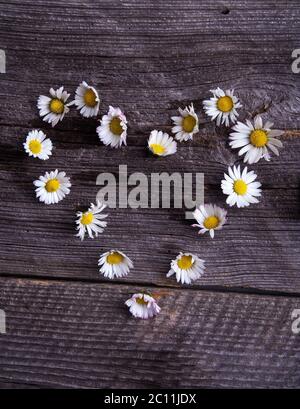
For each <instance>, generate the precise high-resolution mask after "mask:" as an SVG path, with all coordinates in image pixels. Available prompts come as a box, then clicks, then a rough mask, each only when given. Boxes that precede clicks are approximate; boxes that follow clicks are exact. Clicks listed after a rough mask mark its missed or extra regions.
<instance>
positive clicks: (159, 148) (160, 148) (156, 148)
mask: <svg viewBox="0 0 300 409" xmlns="http://www.w3.org/2000/svg"><path fill="white" fill-rule="evenodd" d="M150 148H151V149H152V151H153V153H154V154H155V155H163V154H164V153H165V151H166V149H165V148H164V147H163V146H162V145H160V144H158V143H152V144H151V145H150Z"/></svg>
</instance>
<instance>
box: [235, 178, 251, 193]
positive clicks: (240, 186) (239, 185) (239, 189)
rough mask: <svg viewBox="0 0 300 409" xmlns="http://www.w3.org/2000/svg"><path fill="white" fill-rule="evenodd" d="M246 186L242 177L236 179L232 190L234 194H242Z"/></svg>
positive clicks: (245, 190)
mask: <svg viewBox="0 0 300 409" xmlns="http://www.w3.org/2000/svg"><path fill="white" fill-rule="evenodd" d="M247 189H248V186H247V183H245V182H244V181H243V180H242V179H238V180H236V181H235V182H234V184H233V190H234V191H235V193H236V194H238V195H241V196H243V195H244V194H245V193H246V192H247Z"/></svg>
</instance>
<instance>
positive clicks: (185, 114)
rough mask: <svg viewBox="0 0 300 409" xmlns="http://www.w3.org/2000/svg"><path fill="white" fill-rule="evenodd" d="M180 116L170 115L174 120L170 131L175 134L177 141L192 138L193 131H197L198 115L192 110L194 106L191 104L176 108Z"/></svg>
mask: <svg viewBox="0 0 300 409" xmlns="http://www.w3.org/2000/svg"><path fill="white" fill-rule="evenodd" d="M178 111H179V113H180V116H172V118H171V119H172V121H173V122H174V125H175V126H173V128H172V132H173V133H174V134H175V139H177V141H180V142H182V141H188V140H189V139H193V135H194V133H197V132H198V131H199V127H198V116H197V114H196V113H195V111H194V106H193V104H191V105H190V106H189V107H185V108H184V109H181V108H178Z"/></svg>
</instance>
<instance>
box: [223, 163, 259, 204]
mask: <svg viewBox="0 0 300 409" xmlns="http://www.w3.org/2000/svg"><path fill="white" fill-rule="evenodd" d="M228 173H229V175H226V173H224V177H225V180H224V179H223V180H222V183H221V188H222V191H223V193H224V194H225V195H228V197H227V199H226V203H227V204H229V206H233V205H235V204H236V205H237V207H245V206H249V204H250V203H258V202H259V200H258V199H257V198H256V197H258V196H261V189H260V187H261V183H260V182H254V181H255V179H256V178H257V175H256V174H255V173H254V172H253V170H251V171H250V172H247V167H245V168H244V170H243V171H241V169H240V166H238V167H235V166H234V167H233V168H231V167H230V166H229V167H228Z"/></svg>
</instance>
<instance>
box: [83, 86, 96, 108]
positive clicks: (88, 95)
mask: <svg viewBox="0 0 300 409" xmlns="http://www.w3.org/2000/svg"><path fill="white" fill-rule="evenodd" d="M83 99H84V103H85V105H87V106H88V107H90V108H94V107H95V106H96V105H97V96H96V94H95V92H94V91H93V90H92V89H88V90H87V91H86V92H85V94H84V97H83Z"/></svg>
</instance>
